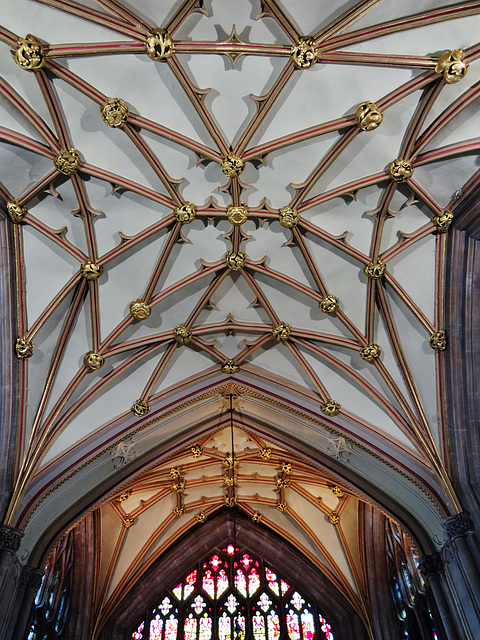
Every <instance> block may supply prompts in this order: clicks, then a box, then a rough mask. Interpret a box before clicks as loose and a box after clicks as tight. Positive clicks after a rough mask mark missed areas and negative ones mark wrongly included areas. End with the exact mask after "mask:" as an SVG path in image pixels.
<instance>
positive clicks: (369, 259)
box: [0, 0, 480, 626]
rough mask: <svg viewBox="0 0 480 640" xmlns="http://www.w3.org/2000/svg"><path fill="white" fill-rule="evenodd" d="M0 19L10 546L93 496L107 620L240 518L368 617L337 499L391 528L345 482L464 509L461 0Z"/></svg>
mask: <svg viewBox="0 0 480 640" xmlns="http://www.w3.org/2000/svg"><path fill="white" fill-rule="evenodd" d="M5 9H6V10H5V11H4V12H3V15H2V22H3V26H2V27H0V44H1V48H0V53H1V57H0V74H1V75H0V110H1V111H0V113H1V116H0V120H1V126H0V145H1V153H2V177H1V183H0V198H1V200H2V201H3V203H4V206H3V208H2V212H3V215H4V218H5V219H6V222H8V224H9V225H10V226H11V233H12V238H13V240H12V241H13V246H14V272H15V275H14V276H12V277H14V278H15V288H16V301H15V304H16V319H15V321H16V329H15V331H16V338H15V341H14V344H12V345H11V349H12V350H13V351H14V353H15V355H16V358H17V364H18V405H17V414H18V422H17V430H18V436H17V446H16V449H15V459H14V462H13V477H14V484H13V490H12V498H11V501H10V505H9V509H8V513H7V518H6V523H7V524H9V525H11V526H15V527H19V528H22V529H26V532H27V531H28V525H29V523H35V528H34V527H31V528H32V531H33V533H32V534H31V535H30V537H29V535H28V534H27V533H26V535H25V538H24V541H23V542H22V545H23V546H22V550H23V553H24V558H28V557H29V554H30V553H32V550H33V549H34V547H35V545H36V543H37V542H38V539H39V537H40V536H41V533H42V531H46V530H47V529H48V527H49V526H50V524H51V514H52V509H55V507H54V505H57V508H58V511H59V512H60V511H61V512H62V513H64V514H65V517H64V519H63V520H62V521H61V525H60V524H59V526H58V530H56V531H55V532H54V533H53V534H52V539H51V543H52V544H53V542H55V536H59V535H60V534H61V533H62V532H63V531H64V530H65V527H67V526H72V525H73V524H74V522H75V518H77V519H78V518H80V517H81V516H82V515H83V514H84V513H85V511H86V510H89V509H92V508H94V507H98V508H99V513H100V514H101V521H102V526H103V527H104V529H103V532H104V533H103V534H102V535H104V536H105V539H102V558H101V561H100V573H99V576H100V577H99V580H101V585H100V586H99V591H98V594H99V595H98V598H99V600H98V602H97V603H96V606H97V616H98V618H97V624H98V625H100V626H101V624H102V622H103V621H104V620H105V619H106V617H108V615H109V612H111V611H112V610H113V608H114V607H115V606H117V605H118V602H120V601H121V598H122V597H123V596H124V594H125V590H126V589H127V588H128V583H129V580H131V579H134V578H135V577H136V576H138V575H139V574H140V573H141V572H142V571H145V570H146V568H147V567H148V566H149V565H150V564H151V563H152V562H153V561H154V560H155V559H156V558H157V557H159V555H161V553H162V552H163V551H164V550H165V549H167V548H168V547H169V546H171V545H172V544H173V543H174V542H175V540H177V539H178V538H179V537H180V536H181V535H183V534H184V533H185V532H186V531H188V530H189V529H191V528H192V527H195V526H200V525H201V523H202V518H205V519H207V518H209V517H210V516H211V515H213V514H215V513H216V511H218V510H219V509H221V508H222V507H225V506H227V507H229V506H230V507H232V506H234V504H235V505H236V506H235V508H238V509H241V510H242V511H243V512H244V513H245V514H247V515H248V516H250V517H253V518H257V520H258V521H259V522H260V521H261V523H262V526H268V527H270V528H271V529H272V530H273V531H275V532H276V533H278V534H279V535H282V536H283V537H285V538H286V539H287V540H289V541H290V542H292V543H293V544H294V545H295V546H297V548H299V549H301V550H302V552H303V553H304V554H305V555H306V556H307V557H308V558H309V559H310V560H311V561H312V562H313V563H314V564H315V565H316V566H317V567H319V569H320V570H321V571H323V572H324V573H325V574H326V575H328V578H329V579H330V580H332V581H333V582H334V583H335V585H336V586H337V588H338V589H339V590H340V591H341V592H342V593H343V594H344V595H345V597H346V598H347V599H348V600H349V601H350V602H351V603H353V606H354V607H355V609H356V610H357V611H358V613H359V615H360V616H362V617H363V618H364V619H366V618H367V617H368V613H367V611H366V608H365V602H366V595H365V594H366V591H365V589H366V583H365V578H364V568H363V567H362V564H361V563H362V561H361V552H360V544H359V541H358V529H359V524H358V503H359V501H367V502H371V503H372V504H375V506H377V507H379V508H380V509H382V510H383V511H384V512H385V513H386V514H388V515H394V514H392V513H391V511H390V510H389V509H390V507H389V504H388V503H387V502H385V503H382V501H381V498H380V497H379V496H380V494H378V496H376V495H374V493H372V491H371V490H370V489H368V490H367V489H363V488H362V486H361V482H354V478H361V477H364V478H366V479H367V480H368V486H369V487H370V486H371V485H374V484H375V480H376V481H377V484H378V485H379V487H380V488H379V491H380V489H382V486H381V485H384V486H385V492H390V494H395V493H396V492H398V501H399V502H403V503H404V504H405V510H406V512H408V513H411V514H415V513H416V514H419V515H418V517H419V518H420V519H422V518H423V520H422V522H423V524H424V526H425V527H426V528H429V527H430V529H431V530H432V531H435V535H437V537H438V540H437V541H438V543H439V544H441V542H442V540H441V519H442V518H444V517H445V516H447V515H451V514H452V513H455V512H457V511H458V510H459V508H460V507H459V501H458V498H457V497H456V495H455V491H454V488H453V486H452V482H451V480H450V476H449V469H448V443H447V438H446V420H447V418H446V407H445V371H444V366H445V365H444V358H445V353H446V350H448V339H449V337H448V335H447V334H446V332H445V329H444V325H443V318H444V306H445V299H444V282H445V247H446V242H447V238H448V232H449V229H450V227H451V225H452V224H453V225H454V224H455V215H456V210H457V209H458V208H459V207H461V205H462V203H463V202H465V200H466V199H467V198H469V197H470V196H471V194H472V193H473V192H474V191H475V190H476V189H477V188H478V184H479V182H480V168H479V161H478V149H479V148H480V138H479V137H478V101H477V100H478V97H479V95H480V63H479V61H478V58H479V57H480V43H479V42H478V34H479V33H480V2H478V1H470V2H458V3H451V2H448V1H443V0H440V1H438V0H415V1H413V0H406V1H404V2H393V1H391V0H362V1H360V2H355V1H353V0H348V1H341V0H335V1H332V2H318V1H316V0H302V2H299V1H298V0H281V1H280V0H243V1H236V2H233V0H232V1H231V0H227V1H225V0H184V1H183V2H180V1H178V2H177V1H175V0H171V1H170V2H154V0H144V1H143V2H141V3H133V2H126V1H124V0H122V1H120V0H79V2H70V1H66V0H16V1H15V2H14V3H13V2H12V3H9V6H8V7H5ZM6 348H10V347H6ZM229 401H233V402H234V406H233V410H234V422H235V429H234V432H235V443H236V457H237V460H236V463H237V464H238V470H237V468H236V467H235V468H234V469H233V471H232V473H231V476H232V477H234V480H233V481H232V477H230V476H229V475H228V461H227V462H226V460H227V458H228V454H229V452H231V446H230V443H229V437H230V430H229V427H228V424H229V423H228V421H229ZM195 447H197V449H195ZM199 451H200V453H199ZM195 452H196V453H195ZM196 454H198V455H196ZM285 465H287V466H288V465H291V466H290V469H289V471H288V473H287V472H286V471H285V468H287V467H285ZM349 465H350V467H349ZM347 467H349V470H348V472H347V471H345V472H344V469H347ZM172 469H173V471H172ZM175 469H176V470H177V471H175ZM177 472H178V473H177ZM175 473H177V475H176V476H175ZM367 480H366V484H367ZM229 482H230V485H229V484H228V483H229ZM232 482H233V483H234V486H235V487H236V491H237V493H236V495H235V501H234V504H233V503H232V504H229V503H228V500H229V499H230V500H231V499H232V496H231V495H230V494H231V491H230V493H229V487H230V488H231V486H232ZM182 483H183V484H182ZM389 483H391V484H389ZM175 484H177V485H178V486H177V488H176V489H175V488H174V485H175ZM366 484H365V486H366ZM102 485H104V487H105V488H104V489H101V487H102ZM76 501H78V505H79V506H78V507H77V508H75V503H76ZM69 509H70V510H71V516H67V514H68V513H69ZM201 514H203V515H201ZM69 517H70V520H69ZM199 518H200V519H199ZM62 527H63V528H62ZM434 537H435V536H434Z"/></svg>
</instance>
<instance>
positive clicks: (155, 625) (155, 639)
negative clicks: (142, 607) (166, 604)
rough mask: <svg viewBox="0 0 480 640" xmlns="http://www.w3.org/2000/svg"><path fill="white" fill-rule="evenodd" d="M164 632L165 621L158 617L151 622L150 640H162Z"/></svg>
mask: <svg viewBox="0 0 480 640" xmlns="http://www.w3.org/2000/svg"><path fill="white" fill-rule="evenodd" d="M162 630H163V619H162V618H161V617H160V616H159V615H158V613H157V615H156V616H155V618H154V619H153V620H152V621H151V622H150V635H149V637H148V640H161V639H162Z"/></svg>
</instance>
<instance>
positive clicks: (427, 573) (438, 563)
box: [418, 553, 443, 580]
mask: <svg viewBox="0 0 480 640" xmlns="http://www.w3.org/2000/svg"><path fill="white" fill-rule="evenodd" d="M418 568H419V569H420V571H421V572H422V574H423V577H424V578H425V579H426V580H428V578H431V577H432V576H437V575H438V574H440V573H442V572H443V562H442V557H441V555H440V554H439V553H432V554H431V555H429V556H422V557H421V558H420V560H419V561H418Z"/></svg>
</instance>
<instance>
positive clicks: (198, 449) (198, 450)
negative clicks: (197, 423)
mask: <svg viewBox="0 0 480 640" xmlns="http://www.w3.org/2000/svg"><path fill="white" fill-rule="evenodd" d="M190 452H191V454H192V456H193V457H194V458H199V457H200V456H201V455H202V453H203V447H202V446H201V445H200V444H198V442H196V443H195V444H194V445H193V447H190Z"/></svg>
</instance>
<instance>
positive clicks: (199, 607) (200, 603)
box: [192, 596, 207, 613]
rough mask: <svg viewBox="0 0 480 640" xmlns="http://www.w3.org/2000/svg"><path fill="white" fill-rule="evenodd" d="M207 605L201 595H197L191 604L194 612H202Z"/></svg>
mask: <svg viewBox="0 0 480 640" xmlns="http://www.w3.org/2000/svg"><path fill="white" fill-rule="evenodd" d="M206 606H207V605H206V604H205V602H204V600H203V598H202V596H197V597H196V598H195V600H194V601H193V604H192V609H193V610H194V611H195V613H202V611H203V610H204V609H205V607H206Z"/></svg>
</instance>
